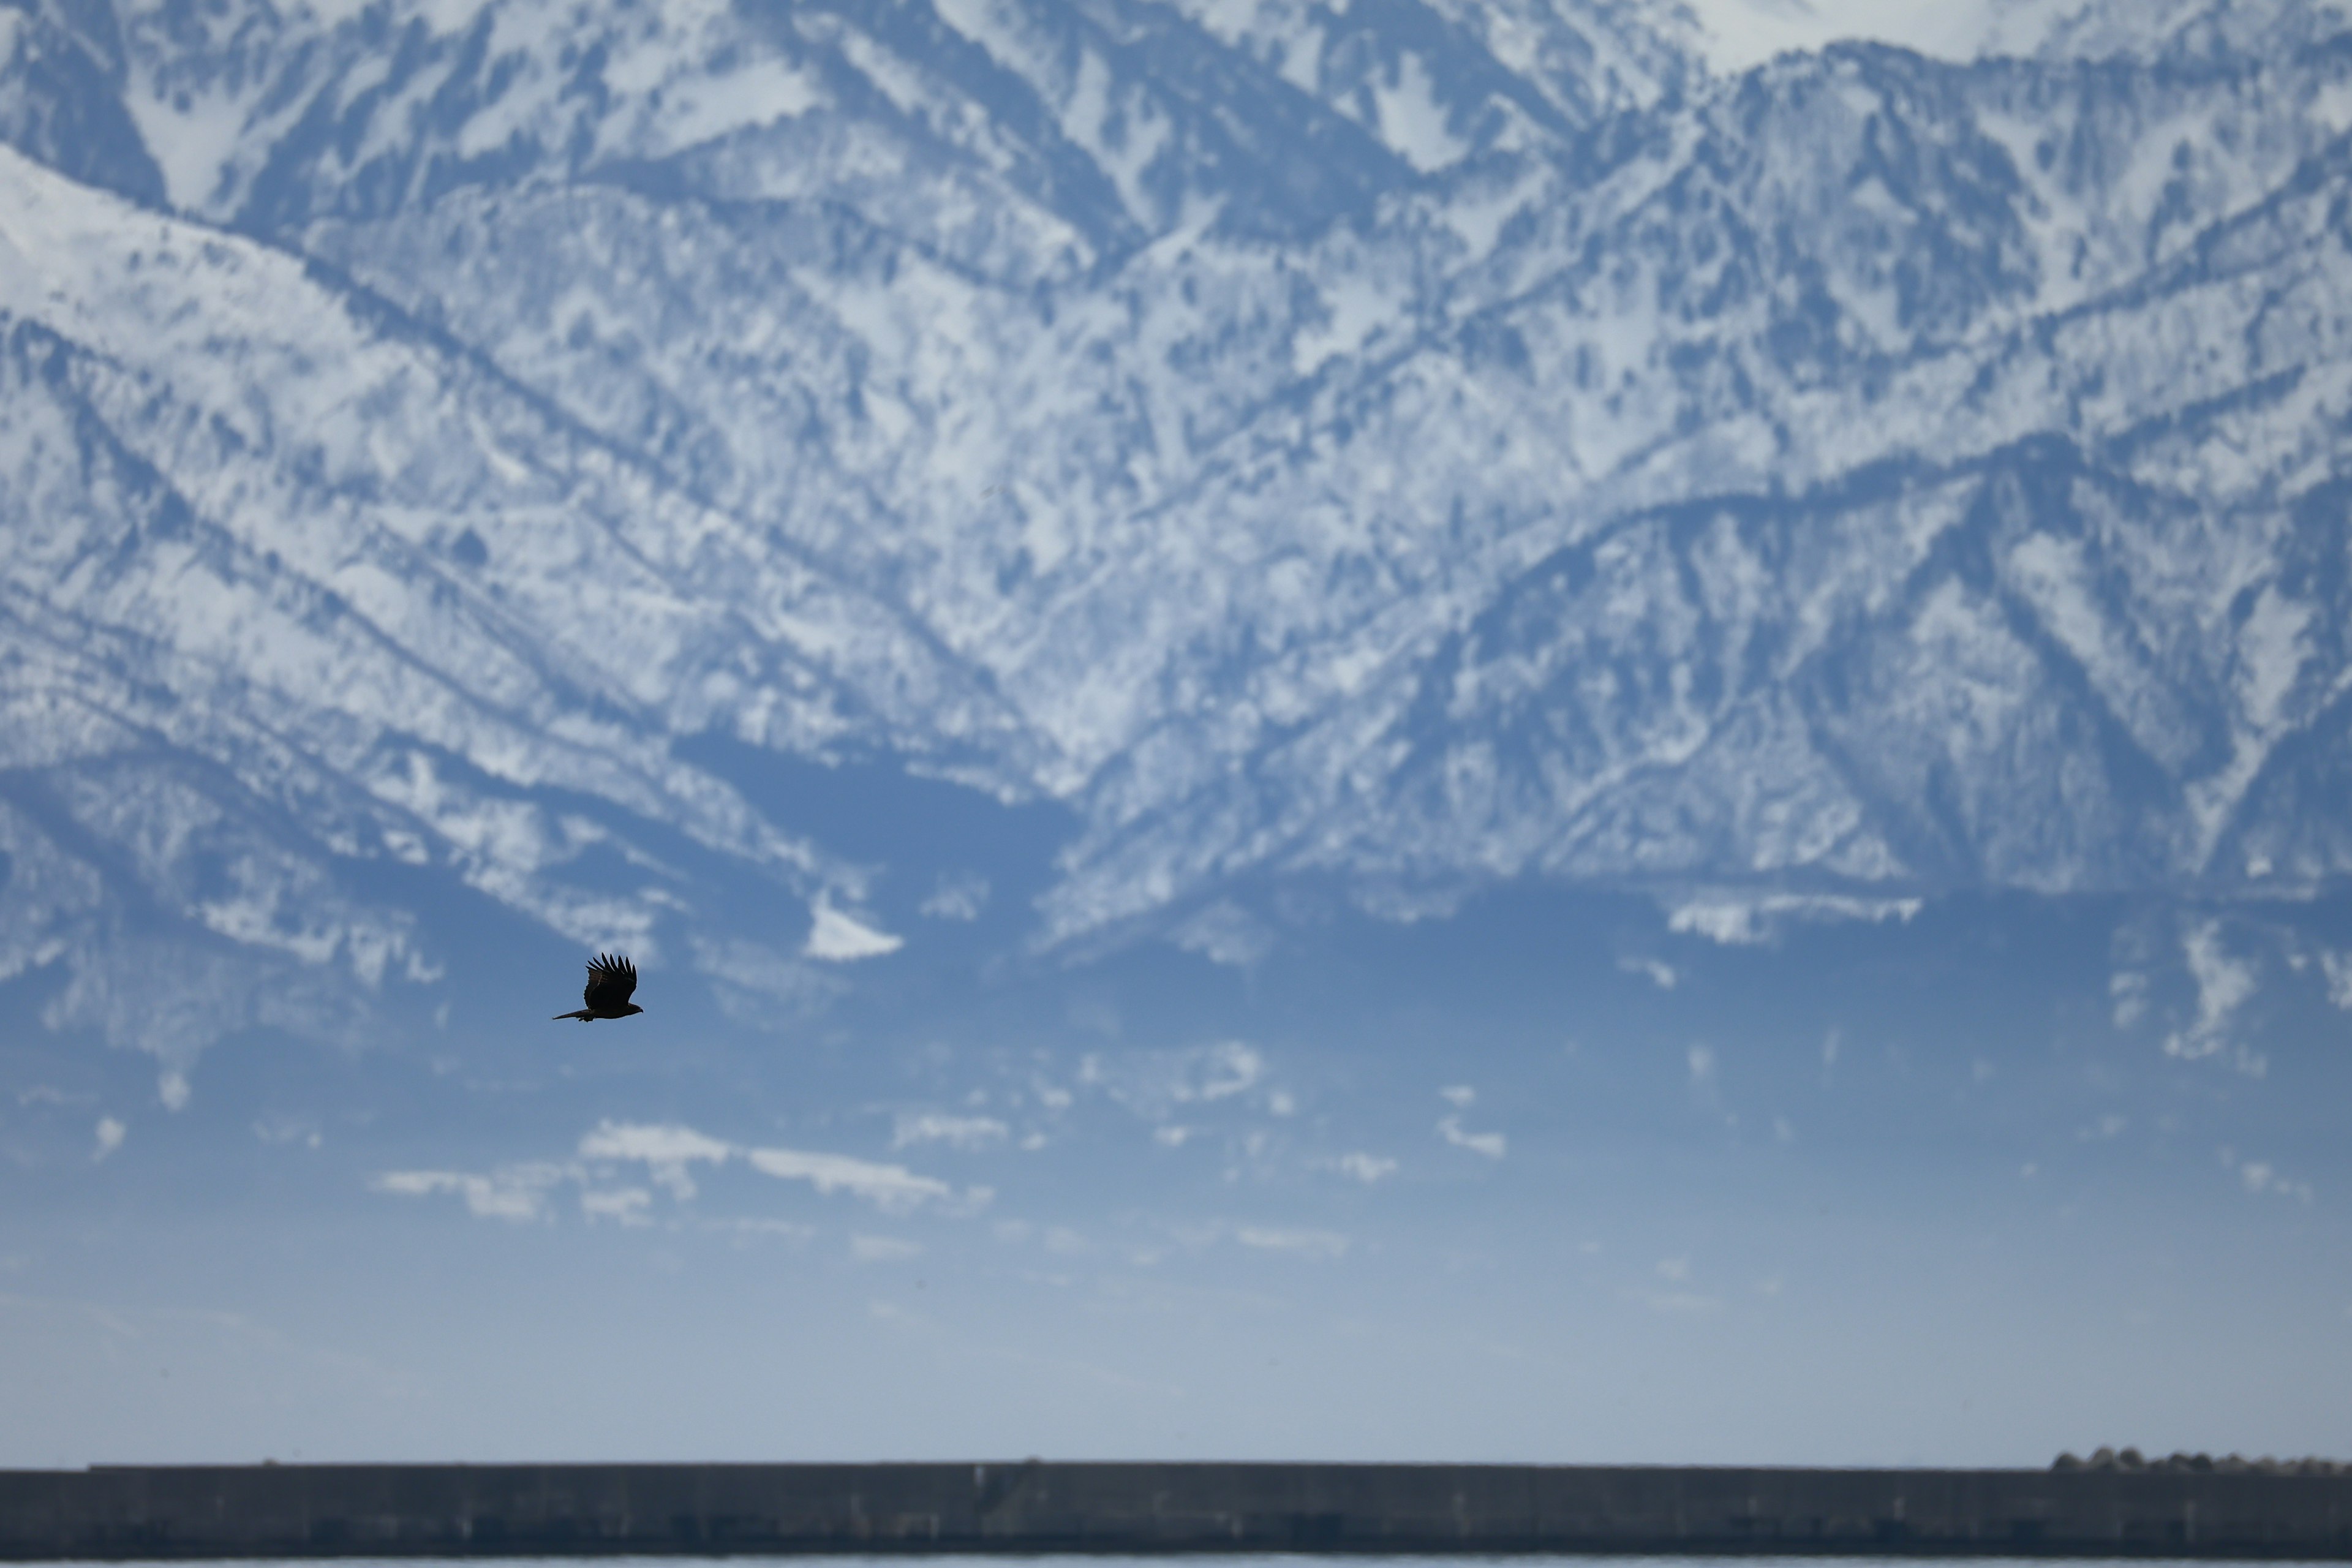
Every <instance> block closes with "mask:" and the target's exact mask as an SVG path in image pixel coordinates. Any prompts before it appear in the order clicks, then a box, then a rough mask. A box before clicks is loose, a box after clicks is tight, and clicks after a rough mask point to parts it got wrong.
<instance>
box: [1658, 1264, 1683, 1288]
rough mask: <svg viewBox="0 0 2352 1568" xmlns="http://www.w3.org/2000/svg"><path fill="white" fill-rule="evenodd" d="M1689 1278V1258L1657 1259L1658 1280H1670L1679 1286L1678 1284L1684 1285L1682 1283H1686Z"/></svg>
mask: <svg viewBox="0 0 2352 1568" xmlns="http://www.w3.org/2000/svg"><path fill="white" fill-rule="evenodd" d="M1690 1276H1691V1265H1690V1259H1689V1258H1659V1259H1658V1278H1659V1279H1671V1280H1673V1281H1674V1282H1675V1284H1677V1285H1680V1284H1684V1283H1685V1282H1687V1281H1688V1280H1689V1279H1690Z"/></svg>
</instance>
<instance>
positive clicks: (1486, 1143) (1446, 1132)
mask: <svg viewBox="0 0 2352 1568" xmlns="http://www.w3.org/2000/svg"><path fill="white" fill-rule="evenodd" d="M1437 1135H1438V1136H1439V1137H1441V1138H1443V1139H1444V1140H1445V1141H1446V1142H1448V1143H1451V1144H1453V1145H1454V1147H1455V1148H1456V1149H1467V1150H1469V1151H1470V1152H1472V1153H1473V1154H1484V1155H1486V1158H1488V1159H1489V1160H1499V1159H1501V1158H1502V1157H1503V1155H1504V1153H1505V1152H1507V1150H1508V1149H1509V1147H1510V1145H1509V1142H1508V1141H1507V1140H1506V1139H1505V1138H1504V1136H1503V1134H1501V1133H1500V1132H1465V1131H1462V1118H1460V1117H1458V1116H1449V1117H1446V1118H1445V1119H1444V1121H1440V1122H1439V1123H1438V1124H1437Z"/></svg>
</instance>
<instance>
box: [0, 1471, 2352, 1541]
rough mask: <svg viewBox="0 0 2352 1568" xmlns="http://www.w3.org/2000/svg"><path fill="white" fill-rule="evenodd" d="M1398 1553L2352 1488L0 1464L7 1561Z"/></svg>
mask: <svg viewBox="0 0 2352 1568" xmlns="http://www.w3.org/2000/svg"><path fill="white" fill-rule="evenodd" d="M615 1552H632V1553H640V1552H644V1553H651V1552H662V1553H692V1554H697V1555H709V1554H715V1553H768V1554H782V1553H793V1552H1029V1553H1034V1552H1623V1553H1675V1554H1760V1553H1833V1552H1849V1553H1868V1554H1873V1555H1916V1556H2144V1557H2217V1558H2228V1557H2239V1558H2254V1557H2267V1558H2338V1559H2352V1477H2348V1476H2343V1475H2334V1476H2319V1475H2263V1474H2231V1473H2220V1472H2205V1473H2193V1472H2191V1473H2162V1472H2128V1471H2114V1470H2069V1471H2051V1470H1831V1469H1732V1468H1697V1467H1693V1468H1667V1467H1609V1466H1549V1465H1257V1464H1186V1465H1177V1464H1166V1465H1163V1464H1044V1463H1040V1462H1037V1461H1035V1460H1031V1461H1028V1462H1026V1463H1021V1464H976V1465H968V1464H934V1465H266V1466H217V1467H213V1466H186V1467H182V1466H156V1467H132V1466H124V1467H120V1468H93V1469H89V1470H7V1471H0V1558H7V1559H13V1560H16V1561H23V1560H26V1559H32V1558H59V1557H81V1558H169V1557H181V1558H201V1557H323V1556H362V1555H363V1556H394V1555H418V1556H526V1555H528V1556H585V1555H592V1554H605V1553H615Z"/></svg>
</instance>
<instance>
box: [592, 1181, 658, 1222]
mask: <svg viewBox="0 0 2352 1568" xmlns="http://www.w3.org/2000/svg"><path fill="white" fill-rule="evenodd" d="M653 1201H654V1195H653V1194H651V1193H649V1192H647V1191H646V1189H645V1188H643V1187H614V1188H613V1189H611V1190H610V1191H606V1192H583V1193H582V1194H580V1212H581V1213H582V1214H583V1215H587V1216H588V1217H589V1218H590V1219H592V1220H598V1219H613V1220H618V1221H620V1222H621V1223H622V1224H623V1225H650V1224H652V1223H653V1222H652V1220H650V1219H649V1218H647V1217H646V1210H647V1209H649V1208H651V1207H652V1206H653Z"/></svg>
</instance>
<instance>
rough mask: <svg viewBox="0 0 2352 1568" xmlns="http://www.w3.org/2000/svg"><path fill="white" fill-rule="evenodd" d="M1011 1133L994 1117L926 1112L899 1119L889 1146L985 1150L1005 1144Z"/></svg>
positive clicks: (1010, 1130) (891, 1135) (899, 1147)
mask: <svg viewBox="0 0 2352 1568" xmlns="http://www.w3.org/2000/svg"><path fill="white" fill-rule="evenodd" d="M1011 1132H1012V1129H1010V1128H1008V1127H1006V1126H1005V1125H1004V1123H1003V1122H1002V1121H998V1120H996V1118H994V1117H993V1116H943V1115H941V1114H940V1113H939V1112H937V1111H925V1112H922V1113H921V1114H919V1115H911V1116H900V1117H899V1118H898V1122H897V1125H896V1127H895V1128H894V1130H893V1131H892V1132H891V1134H890V1147H892V1148H893V1149H904V1148H905V1147H907V1145H908V1144H909V1143H945V1144H946V1145H948V1147H950V1148H951V1149H963V1150H974V1149H985V1148H987V1147H989V1146H990V1145H991V1144H994V1143H1002V1142H1004V1140H1005V1139H1006V1138H1007V1137H1008V1136H1010V1135H1011Z"/></svg>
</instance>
